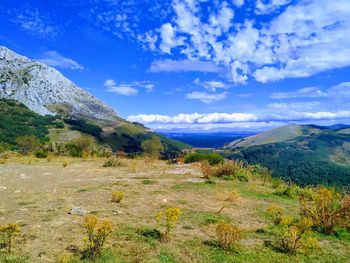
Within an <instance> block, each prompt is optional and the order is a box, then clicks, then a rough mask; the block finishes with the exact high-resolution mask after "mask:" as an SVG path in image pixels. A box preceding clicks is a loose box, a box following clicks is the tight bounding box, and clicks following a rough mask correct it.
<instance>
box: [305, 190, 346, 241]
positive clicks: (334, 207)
mask: <svg viewBox="0 0 350 263" xmlns="http://www.w3.org/2000/svg"><path fill="white" fill-rule="evenodd" d="M300 205H301V215H302V216H305V217H309V218H311V220H312V222H313V226H314V227H315V228H316V229H317V230H319V231H320V232H323V233H325V234H333V233H334V232H335V228H336V227H342V226H344V227H346V225H347V224H348V223H349V220H350V195H341V194H339V193H337V192H336V191H335V190H334V189H329V188H325V187H319V188H317V189H315V191H314V193H313V195H312V197H311V198H310V197H307V196H306V195H305V194H302V195H301V196H300Z"/></svg>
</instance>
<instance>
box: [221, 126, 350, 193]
mask: <svg viewBox="0 0 350 263" xmlns="http://www.w3.org/2000/svg"><path fill="white" fill-rule="evenodd" d="M225 155H226V156H227V157H228V158H232V159H243V160H245V161H247V162H249V163H252V164H254V163H259V164H261V165H263V166H266V167H267V168H269V169H270V170H271V171H272V173H273V175H274V176H277V177H282V178H284V179H286V180H290V181H294V182H297V183H299V184H319V183H324V184H337V185H342V186H346V185H350V125H345V124H336V125H331V126H326V127H325V126H317V125H296V124H294V125H287V126H283V127H279V128H276V129H272V130H270V131H267V132H263V133H261V134H257V135H253V136H249V137H246V138H243V139H238V140H235V141H233V142H231V143H230V144H228V145H227V146H226V150H225Z"/></svg>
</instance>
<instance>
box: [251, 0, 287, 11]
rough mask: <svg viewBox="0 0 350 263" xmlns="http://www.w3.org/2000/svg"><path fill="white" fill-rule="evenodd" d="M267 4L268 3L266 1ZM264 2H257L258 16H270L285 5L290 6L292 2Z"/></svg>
mask: <svg viewBox="0 0 350 263" xmlns="http://www.w3.org/2000/svg"><path fill="white" fill-rule="evenodd" d="M264 2H266V1H264ZM264 2H263V1H262V0H257V1H256V10H255V13H257V14H268V13H272V12H274V11H276V10H277V9H279V8H281V7H282V6H284V5H287V4H290V3H291V2H292V0H268V1H267V3H264Z"/></svg>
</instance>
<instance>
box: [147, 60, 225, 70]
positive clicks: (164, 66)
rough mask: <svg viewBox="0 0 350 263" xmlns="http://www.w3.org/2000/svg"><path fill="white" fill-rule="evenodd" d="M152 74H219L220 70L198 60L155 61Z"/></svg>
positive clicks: (151, 68) (210, 63) (211, 64)
mask: <svg viewBox="0 0 350 263" xmlns="http://www.w3.org/2000/svg"><path fill="white" fill-rule="evenodd" d="M149 71H150V72H185V71H198V72H219V71H220V69H219V68H218V67H217V66H215V64H213V63H212V62H207V61H198V60H170V59H167V60H155V61H153V62H152V64H151V66H150V68H149Z"/></svg>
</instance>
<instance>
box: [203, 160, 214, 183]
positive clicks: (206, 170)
mask: <svg viewBox="0 0 350 263" xmlns="http://www.w3.org/2000/svg"><path fill="white" fill-rule="evenodd" d="M200 168H201V171H202V174H203V177H204V178H205V179H210V177H211V176H212V174H213V169H212V167H211V166H210V164H209V162H208V161H207V160H203V161H201V162H200Z"/></svg>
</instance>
